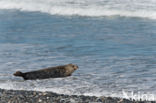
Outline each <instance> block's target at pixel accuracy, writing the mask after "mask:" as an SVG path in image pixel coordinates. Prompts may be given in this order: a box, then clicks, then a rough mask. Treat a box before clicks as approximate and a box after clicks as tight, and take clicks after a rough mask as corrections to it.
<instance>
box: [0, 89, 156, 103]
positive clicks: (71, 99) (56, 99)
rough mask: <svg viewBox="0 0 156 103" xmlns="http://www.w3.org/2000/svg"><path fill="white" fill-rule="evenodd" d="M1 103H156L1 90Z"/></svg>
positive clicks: (151, 102)
mask: <svg viewBox="0 0 156 103" xmlns="http://www.w3.org/2000/svg"><path fill="white" fill-rule="evenodd" d="M0 103H156V102H155V101H134V100H128V99H123V98H115V97H96V96H83V95H80V96H78V95H64V94H56V93H53V92H38V91H24V90H4V89H0Z"/></svg>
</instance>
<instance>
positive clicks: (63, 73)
mask: <svg viewBox="0 0 156 103" xmlns="http://www.w3.org/2000/svg"><path fill="white" fill-rule="evenodd" d="M77 69H78V66H77V65H74V64H67V65H62V66H56V67H49V68H44V69H40V70H36V71H31V72H25V73H22V72H21V71H17V72H15V73H14V74H13V75H14V76H19V77H23V79H24V80H35V79H47V78H59V77H67V76H71V74H72V73H73V72H74V71H75V70H77Z"/></svg>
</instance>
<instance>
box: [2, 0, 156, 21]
mask: <svg viewBox="0 0 156 103" xmlns="http://www.w3.org/2000/svg"><path fill="white" fill-rule="evenodd" d="M155 3H156V1H155V0H148V1H147V0H137V1H134V0H108V1H107V0H79V1H78V0H76V1H75V0H57V1H56V0H22V1H21V0H0V9H18V10H21V11H39V12H43V13H48V14H51V15H65V16H72V15H78V16H89V17H101V16H125V17H140V18H149V19H156V7H155V5H154V4H155Z"/></svg>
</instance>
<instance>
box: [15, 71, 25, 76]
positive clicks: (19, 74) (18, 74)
mask: <svg viewBox="0 0 156 103" xmlns="http://www.w3.org/2000/svg"><path fill="white" fill-rule="evenodd" d="M13 75H14V76H19V77H23V76H24V75H23V73H22V72H21V71H17V72H16V73H14V74H13Z"/></svg>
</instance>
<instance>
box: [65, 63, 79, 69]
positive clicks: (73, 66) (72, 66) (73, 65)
mask: <svg viewBox="0 0 156 103" xmlns="http://www.w3.org/2000/svg"><path fill="white" fill-rule="evenodd" d="M67 66H69V67H71V68H73V69H74V70H77V69H78V68H79V67H78V66H77V65H75V64H68V65H67Z"/></svg>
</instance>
